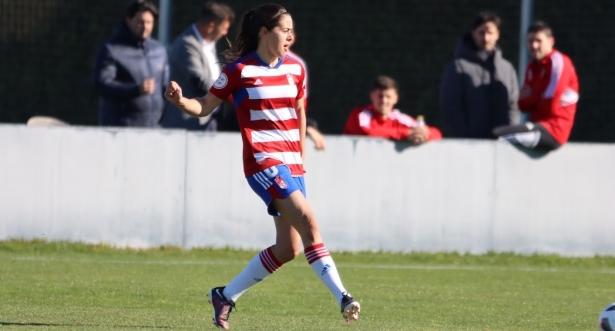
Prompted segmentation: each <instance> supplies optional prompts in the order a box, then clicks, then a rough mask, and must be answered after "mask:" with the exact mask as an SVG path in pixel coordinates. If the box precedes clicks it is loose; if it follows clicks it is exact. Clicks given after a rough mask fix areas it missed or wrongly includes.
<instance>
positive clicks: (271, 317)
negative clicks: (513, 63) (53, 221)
mask: <svg viewBox="0 0 615 331" xmlns="http://www.w3.org/2000/svg"><path fill="white" fill-rule="evenodd" d="M255 253H256V252H247V251H236V250H230V249H228V250H213V249H194V250H190V251H182V250H180V249H177V248H164V247H163V248H160V249H155V250H120V249H113V248H111V247H107V246H94V245H84V244H69V243H65V242H51V243H49V242H43V241H29V242H25V241H4V242H0V330H141V329H145V330H147V329H152V330H156V329H164V330H195V329H203V330H208V329H209V330H213V329H215V328H214V326H213V325H212V324H211V307H210V306H209V305H208V304H207V302H206V297H205V294H206V292H207V291H208V290H209V288H211V287H213V286H218V285H224V284H226V283H227V282H228V281H229V280H230V279H231V278H232V277H233V276H234V275H235V274H237V273H238V272H239V271H240V270H241V269H242V268H243V266H244V265H245V264H246V263H247V262H248V261H249V260H250V259H251V258H252V257H253V256H254V254H255ZM333 257H334V259H335V260H336V262H337V265H338V269H339V270H340V273H341V276H342V279H343V281H344V283H345V285H346V287H347V288H348V289H349V290H350V291H351V293H352V294H353V296H354V297H355V298H356V299H358V300H360V302H361V305H362V314H361V317H360V320H359V322H357V323H354V322H353V323H351V324H349V325H347V324H345V322H344V321H343V319H342V317H341V314H340V312H339V308H338V307H337V305H336V303H335V302H334V299H333V297H332V296H331V294H329V292H328V291H327V289H326V288H325V287H324V285H322V284H321V283H320V281H319V280H318V279H317V277H316V276H315V275H314V274H313V272H312V270H311V268H309V267H308V265H307V263H306V262H305V259H304V258H303V256H300V257H299V258H297V259H296V260H295V261H293V262H291V263H289V264H287V265H286V266H284V267H283V268H282V269H280V271H278V272H277V273H276V274H275V275H273V276H272V277H270V278H268V279H267V280H266V281H264V282H263V283H261V284H259V285H257V286H256V287H254V288H252V289H251V290H250V291H248V292H247V293H246V294H244V296H243V297H242V298H241V299H240V300H239V301H238V302H237V308H238V310H237V311H236V312H233V313H232V314H231V318H230V322H231V329H233V330H481V331H484V330H559V331H564V330H596V329H597V319H598V314H599V312H600V310H601V309H602V308H604V307H605V306H606V305H607V304H608V303H610V302H612V301H615V257H595V258H561V257H557V256H550V255H535V256H519V255H514V254H486V255H459V254H454V253H447V254H421V253H415V254H405V255H403V254H387V253H334V254H333Z"/></svg>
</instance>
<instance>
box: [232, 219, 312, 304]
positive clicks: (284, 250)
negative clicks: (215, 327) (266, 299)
mask: <svg viewBox="0 0 615 331" xmlns="http://www.w3.org/2000/svg"><path fill="white" fill-rule="evenodd" d="M273 219H274V223H275V228H276V242H275V245H273V246H271V247H269V248H267V249H264V250H263V251H261V252H260V253H258V254H256V256H254V258H252V260H251V261H250V263H248V265H247V266H246V268H245V269H243V271H241V273H239V275H237V276H236V277H235V278H234V279H233V280H232V281H231V282H230V283H229V284H228V285H226V287H225V288H224V292H223V294H224V296H225V297H226V298H228V299H229V300H231V301H233V302H236V301H237V299H239V297H240V296H241V295H242V294H243V293H244V292H245V291H247V290H248V289H249V288H250V287H252V286H254V285H256V284H258V283H260V282H261V281H263V280H264V279H265V278H267V277H268V276H269V275H271V274H273V273H274V272H276V271H277V270H278V269H279V268H281V267H282V265H284V263H286V262H289V261H291V260H292V259H294V258H295V257H297V255H299V253H300V252H301V237H300V236H299V233H297V231H296V230H295V229H294V228H293V227H292V226H290V224H289V223H288V222H286V221H284V220H283V219H282V218H281V217H279V216H275V217H274V218H273Z"/></svg>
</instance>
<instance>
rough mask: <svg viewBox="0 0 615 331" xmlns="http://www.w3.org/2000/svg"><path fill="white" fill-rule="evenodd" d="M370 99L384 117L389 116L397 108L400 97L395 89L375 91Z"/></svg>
mask: <svg viewBox="0 0 615 331" xmlns="http://www.w3.org/2000/svg"><path fill="white" fill-rule="evenodd" d="M369 98H370V99H371V100H372V106H374V109H375V110H376V111H377V112H379V113H380V114H382V115H388V114H389V113H390V112H391V111H392V110H393V107H395V104H396V103H397V99H398V95H397V91H396V90H395V89H393V88H389V89H386V90H382V89H374V90H372V92H371V93H370V94H369Z"/></svg>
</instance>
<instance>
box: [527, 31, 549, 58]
mask: <svg viewBox="0 0 615 331" xmlns="http://www.w3.org/2000/svg"><path fill="white" fill-rule="evenodd" d="M554 44H555V39H554V38H553V36H547V34H546V33H544V32H543V31H538V32H536V33H534V32H530V33H528V34H527V49H528V51H529V52H530V56H531V57H532V58H534V59H535V60H542V59H543V58H544V57H545V56H547V55H549V53H551V51H552V50H553V45H554Z"/></svg>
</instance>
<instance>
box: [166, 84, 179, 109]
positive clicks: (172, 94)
mask: <svg viewBox="0 0 615 331" xmlns="http://www.w3.org/2000/svg"><path fill="white" fill-rule="evenodd" d="M164 96H165V97H166V98H167V99H168V100H169V101H171V103H173V104H175V105H177V104H178V103H179V100H180V99H181V98H182V89H181V87H179V84H177V83H176V82H175V81H171V82H170V83H169V87H167V90H166V91H165V92H164Z"/></svg>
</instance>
